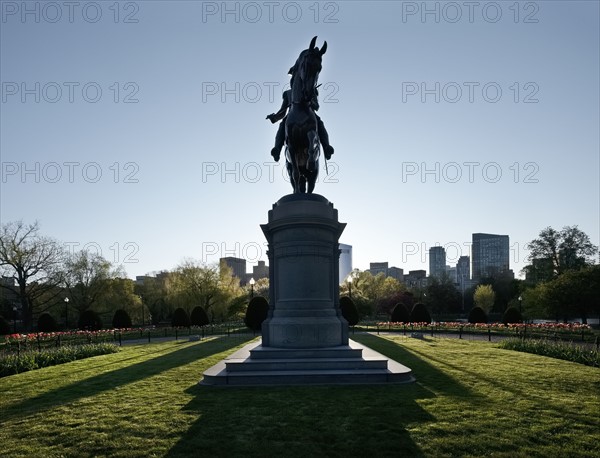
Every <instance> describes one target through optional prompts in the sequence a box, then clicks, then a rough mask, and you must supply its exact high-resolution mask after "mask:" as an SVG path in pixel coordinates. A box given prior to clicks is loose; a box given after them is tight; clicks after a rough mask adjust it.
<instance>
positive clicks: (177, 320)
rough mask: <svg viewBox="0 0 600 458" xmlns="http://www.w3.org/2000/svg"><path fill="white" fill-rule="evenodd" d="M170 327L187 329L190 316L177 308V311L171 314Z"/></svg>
mask: <svg viewBox="0 0 600 458" xmlns="http://www.w3.org/2000/svg"><path fill="white" fill-rule="evenodd" d="M171 325H172V326H173V327H174V328H189V327H190V316H189V315H188V313H187V312H186V311H185V310H184V309H182V308H181V307H179V308H178V309H175V312H173V319H172V320H171Z"/></svg>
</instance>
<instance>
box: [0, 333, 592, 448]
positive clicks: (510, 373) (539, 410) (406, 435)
mask: <svg viewBox="0 0 600 458" xmlns="http://www.w3.org/2000/svg"><path fill="white" fill-rule="evenodd" d="M353 337H354V338H355V340H357V341H359V342H361V343H363V344H366V345H368V346H370V347H372V348H374V349H375V350H377V351H379V352H380V353H383V354H385V355H387V356H389V357H392V358H394V359H396V360H398V361H400V362H402V363H403V364H405V365H407V366H409V367H411V368H412V369H413V372H414V374H415V376H416V378H417V383H415V384H411V385H396V386H339V387H335V386H330V387H294V388H286V387H278V388H273V387H267V388H214V387H202V386H198V385H197V382H198V380H199V379H200V378H201V374H202V372H203V371H204V370H205V369H207V368H208V367H210V366H211V365H213V364H215V363H216V362H217V361H219V360H220V359H222V358H223V357H225V356H226V355H227V354H228V353H230V352H232V351H233V350H234V349H235V348H238V347H239V346H241V345H243V344H245V343H246V342H247V341H246V340H242V339H241V338H228V337H221V338H217V339H213V340H205V341H202V342H192V343H188V342H183V341H179V342H168V343H157V344H148V345H137V346H128V347H124V348H123V350H122V351H121V352H119V353H117V354H111V355H104V356H98V357H94V358H89V359H86V360H81V361H75V362H72V363H68V364H63V365H60V366H54V367H49V368H45V369H40V370H37V371H32V372H27V373H23V374H18V375H13V376H9V377H5V378H3V379H0V387H1V388H0V447H1V448H0V455H2V456H6V457H16V456H23V457H58V456H69V457H86V456H123V457H136V456H137V457H146V456H167V457H188V456H209V457H213V456H227V457H231V456H261V457H273V456H281V457H287V456H292V457H294V456H296V457H314V456H339V457H348V456H361V457H362V456H376V457H380V456H394V457H399V456H410V457H419V456H432V457H443V456H474V457H479V456H506V457H531V456H539V457H544V458H546V457H571V456H573V457H575V456H589V457H593V456H596V457H600V440H599V436H598V434H599V432H600V400H599V397H598V396H599V395H598V393H599V392H600V370H599V369H597V368H592V367H587V366H582V365H579V364H575V363H570V362H566V361H559V360H554V359H550V358H546V357H541V356H537V355H531V354H526V353H518V352H513V351H509V350H502V349H499V348H497V346H496V344H490V343H487V342H475V341H461V340H449V339H448V340H444V339H435V340H425V341H421V340H417V339H409V338H404V337H402V336H393V337H383V336H382V337H376V336H372V335H358V334H357V335H355V336H353Z"/></svg>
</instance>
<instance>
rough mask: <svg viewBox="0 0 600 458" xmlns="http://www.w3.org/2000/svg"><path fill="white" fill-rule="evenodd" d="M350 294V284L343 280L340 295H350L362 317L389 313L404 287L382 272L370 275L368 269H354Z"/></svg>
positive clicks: (402, 292)
mask: <svg viewBox="0 0 600 458" xmlns="http://www.w3.org/2000/svg"><path fill="white" fill-rule="evenodd" d="M351 288H352V294H350V286H349V285H348V284H347V282H344V283H343V284H342V285H341V286H340V295H347V296H348V297H350V296H352V300H353V301H354V303H355V304H356V307H357V309H358V313H359V316H361V317H364V316H368V315H373V314H374V313H379V314H385V315H388V316H389V315H390V314H391V312H392V309H393V307H394V305H395V304H397V303H398V302H399V301H400V300H401V299H402V295H403V294H404V293H405V292H406V287H405V286H404V285H403V284H401V283H400V282H399V281H398V280H396V279H395V278H392V277H386V276H385V275H384V274H383V273H379V274H377V275H375V276H374V275H372V274H371V273H370V272H368V271H363V272H361V271H359V270H358V269H355V270H354V271H353V273H352V286H351Z"/></svg>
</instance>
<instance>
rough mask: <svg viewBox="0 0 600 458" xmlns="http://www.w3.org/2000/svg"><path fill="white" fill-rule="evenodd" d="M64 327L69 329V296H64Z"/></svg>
mask: <svg viewBox="0 0 600 458" xmlns="http://www.w3.org/2000/svg"><path fill="white" fill-rule="evenodd" d="M65 329H69V298H68V297H65Z"/></svg>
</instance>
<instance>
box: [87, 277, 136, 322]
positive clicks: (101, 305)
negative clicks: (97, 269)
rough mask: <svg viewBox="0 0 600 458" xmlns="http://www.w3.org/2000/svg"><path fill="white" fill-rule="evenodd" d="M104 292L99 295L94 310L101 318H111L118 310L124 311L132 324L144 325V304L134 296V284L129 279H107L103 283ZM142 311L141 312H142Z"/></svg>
mask: <svg viewBox="0 0 600 458" xmlns="http://www.w3.org/2000/svg"><path fill="white" fill-rule="evenodd" d="M105 288H106V292H105V293H104V294H102V295H101V297H100V298H99V299H98V302H97V303H96V305H95V306H94V309H95V310H97V311H98V313H100V314H101V315H103V316H106V317H112V316H113V315H114V313H115V312H116V311H117V310H118V309H123V310H125V311H126V312H127V313H128V314H129V316H130V317H131V319H132V321H133V322H134V323H140V324H141V323H142V313H143V315H144V323H145V322H146V321H147V319H148V315H147V312H146V311H145V307H144V304H143V302H142V299H141V298H140V296H139V295H137V294H135V284H134V281H133V280H131V279H130V278H120V277H116V278H109V279H107V280H106V281H105ZM142 311H143V312H142Z"/></svg>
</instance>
